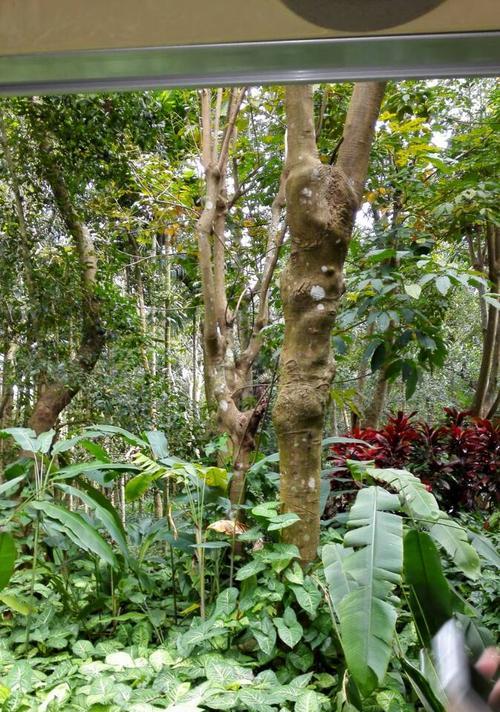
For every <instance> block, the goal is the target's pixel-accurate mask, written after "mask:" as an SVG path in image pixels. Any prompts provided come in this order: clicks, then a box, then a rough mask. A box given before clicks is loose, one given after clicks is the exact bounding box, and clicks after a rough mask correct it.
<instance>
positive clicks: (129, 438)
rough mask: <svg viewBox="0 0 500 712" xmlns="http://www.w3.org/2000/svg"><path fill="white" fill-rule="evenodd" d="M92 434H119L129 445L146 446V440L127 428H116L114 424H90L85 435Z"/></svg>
mask: <svg viewBox="0 0 500 712" xmlns="http://www.w3.org/2000/svg"><path fill="white" fill-rule="evenodd" d="M94 434H98V435H120V437H122V438H123V439H124V440H125V442H127V443H129V445H135V446H136V447H140V448H147V447H148V443H147V441H146V440H143V439H142V438H139V437H138V436H137V435H134V433H131V432H130V431H128V430H124V428H118V427H116V426H115V425H91V426H90V427H89V428H87V430H86V436H87V437H91V436H92V435H94Z"/></svg>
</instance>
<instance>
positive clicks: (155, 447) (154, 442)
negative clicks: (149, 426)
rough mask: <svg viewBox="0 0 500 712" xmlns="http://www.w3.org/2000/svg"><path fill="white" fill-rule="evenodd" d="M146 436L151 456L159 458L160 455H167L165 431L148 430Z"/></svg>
mask: <svg viewBox="0 0 500 712" xmlns="http://www.w3.org/2000/svg"><path fill="white" fill-rule="evenodd" d="M146 438H147V440H148V443H149V445H150V447H151V450H152V452H153V457H155V458H156V459H157V460H160V459H161V458H162V457H168V456H169V451H168V441H167V437H166V435H165V433H163V432H162V431H161V430H148V431H147V433H146Z"/></svg>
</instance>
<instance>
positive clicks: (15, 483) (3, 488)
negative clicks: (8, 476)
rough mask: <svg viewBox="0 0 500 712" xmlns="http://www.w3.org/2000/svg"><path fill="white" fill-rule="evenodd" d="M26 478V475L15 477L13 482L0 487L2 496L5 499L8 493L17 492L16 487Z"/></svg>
mask: <svg viewBox="0 0 500 712" xmlns="http://www.w3.org/2000/svg"><path fill="white" fill-rule="evenodd" d="M25 478H26V474H24V475H20V476H19V477H15V478H14V479H13V480H7V482H3V483H2V484H1V485H0V494H1V495H2V496H4V497H5V495H6V494H7V492H10V491H11V490H15V489H16V487H17V486H18V485H19V484H21V482H22V481H23V480H24V479H25Z"/></svg>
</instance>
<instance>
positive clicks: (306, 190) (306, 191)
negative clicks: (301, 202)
mask: <svg viewBox="0 0 500 712" xmlns="http://www.w3.org/2000/svg"><path fill="white" fill-rule="evenodd" d="M312 194H313V192H312V190H311V189H310V188H303V189H302V195H305V197H306V198H310V197H311V196H312Z"/></svg>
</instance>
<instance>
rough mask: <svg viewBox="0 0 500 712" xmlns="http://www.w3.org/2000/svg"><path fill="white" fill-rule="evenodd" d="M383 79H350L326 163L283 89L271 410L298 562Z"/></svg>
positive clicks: (307, 104) (308, 101)
mask: <svg viewBox="0 0 500 712" xmlns="http://www.w3.org/2000/svg"><path fill="white" fill-rule="evenodd" d="M383 92H384V85H383V84H379V83H367V84H358V85H356V87H355V89H354V92H353V95H352V98H351V102H350V106H349V111H348V114H347V118H346V123H345V127H344V136H343V142H342V144H341V147H340V150H339V154H338V162H337V165H336V166H326V165H324V164H322V163H321V161H320V160H319V157H318V152H317V148H316V137H315V130H314V110H313V92H312V88H311V87H307V86H295V87H289V88H288V89H287V98H286V108H287V119H288V153H287V168H288V171H289V172H288V178H287V181H286V205H287V223H288V225H289V226H290V232H291V240H292V246H291V254H290V259H289V261H288V263H287V265H286V267H285V269H284V271H283V273H282V277H281V296H282V300H283V310H284V316H285V335H284V342H283V348H282V352H281V360H280V386H279V391H278V397H277V402H276V405H275V408H274V423H275V426H276V431H277V436H278V445H279V452H280V472H281V491H280V495H281V502H282V508H283V511H284V512H295V513H296V514H298V515H299V517H300V521H299V522H297V523H296V524H294V525H293V526H291V527H288V528H286V529H284V530H283V538H284V540H285V541H287V542H289V543H293V544H296V545H297V546H298V547H299V550H300V554H301V557H302V561H303V563H307V562H310V561H313V560H314V559H315V558H316V555H317V548H318V543H319V528H320V508H319V501H320V471H321V454H322V448H321V440H322V435H323V423H324V417H325V411H326V407H327V403H328V397H329V392H330V386H331V382H332V379H333V375H334V364H333V358H332V355H331V349H330V332H331V329H332V326H333V324H334V321H335V316H336V312H337V306H338V301H339V299H340V297H341V296H342V293H343V291H344V280H343V274H342V270H343V264H344V260H345V257H346V254H347V249H348V246H349V241H350V238H351V234H352V228H353V224H354V218H355V214H356V211H357V209H358V207H359V205H360V202H361V198H362V194H363V188H364V183H365V179H366V173H367V169H368V160H369V154H370V148H371V144H372V140H373V134H374V127H375V121H376V119H377V116H378V113H379V110H380V104H381V101H382V96H383Z"/></svg>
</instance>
